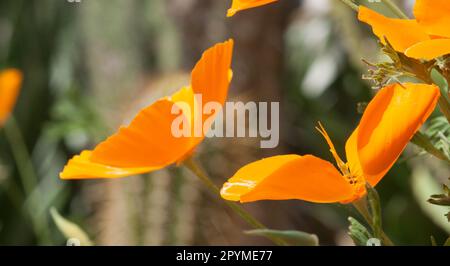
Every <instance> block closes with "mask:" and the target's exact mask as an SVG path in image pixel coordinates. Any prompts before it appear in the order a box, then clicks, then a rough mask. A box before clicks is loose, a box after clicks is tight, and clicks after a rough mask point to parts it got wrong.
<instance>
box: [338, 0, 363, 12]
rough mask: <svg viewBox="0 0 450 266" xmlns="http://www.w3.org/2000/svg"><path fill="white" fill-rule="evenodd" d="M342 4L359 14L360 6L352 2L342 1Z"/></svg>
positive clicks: (350, 0)
mask: <svg viewBox="0 0 450 266" xmlns="http://www.w3.org/2000/svg"><path fill="white" fill-rule="evenodd" d="M341 2H342V3H344V4H346V5H347V6H349V7H350V8H351V9H353V10H354V11H356V12H358V10H359V6H358V5H357V4H355V3H354V2H353V1H352V0H341Z"/></svg>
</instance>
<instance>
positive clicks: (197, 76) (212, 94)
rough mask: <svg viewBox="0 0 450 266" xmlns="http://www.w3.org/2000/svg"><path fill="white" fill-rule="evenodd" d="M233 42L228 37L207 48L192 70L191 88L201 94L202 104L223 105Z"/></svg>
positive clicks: (227, 84) (228, 81)
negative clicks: (224, 40) (226, 39)
mask: <svg viewBox="0 0 450 266" xmlns="http://www.w3.org/2000/svg"><path fill="white" fill-rule="evenodd" d="M233 44H234V42H233V40H231V39H230V40H228V41H226V42H224V43H219V44H216V45H215V46H214V47H212V48H209V49H208V50H206V51H205V52H204V53H203V55H202V58H201V59H200V61H199V62H198V63H197V64H196V65H195V67H194V69H193V70H192V73H191V79H192V90H193V91H194V93H195V94H201V95H202V102H203V105H205V104H207V103H208V102H218V103H220V104H221V105H223V104H224V102H225V100H226V98H227V94H228V87H229V85H230V81H231V80H230V67H231V59H232V56H233Z"/></svg>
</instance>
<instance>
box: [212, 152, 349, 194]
mask: <svg viewBox="0 0 450 266" xmlns="http://www.w3.org/2000/svg"><path fill="white" fill-rule="evenodd" d="M220 194H221V196H222V197H223V198H224V199H226V200H232V201H241V202H251V201H258V200H288V199H299V200H306V201H311V202H318V203H329V202H341V201H347V200H349V199H351V198H353V196H354V189H353V187H352V186H351V185H350V184H349V183H348V182H347V180H345V179H344V177H343V176H342V175H341V174H340V173H339V172H338V170H337V169H336V168H335V167H334V166H333V165H332V164H331V163H329V162H327V161H324V160H322V159H319V158H317V157H314V156H312V155H305V156H299V155H280V156H274V157H270V158H266V159H263V160H259V161H256V162H253V163H250V164H248V165H246V166H244V167H242V168H241V169H240V170H239V171H238V172H237V173H236V174H235V175H234V176H233V177H231V178H230V179H229V180H228V182H226V183H225V184H224V185H223V187H222V190H221V192H220Z"/></svg>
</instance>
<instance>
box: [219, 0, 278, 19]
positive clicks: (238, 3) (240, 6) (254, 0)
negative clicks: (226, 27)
mask: <svg viewBox="0 0 450 266" xmlns="http://www.w3.org/2000/svg"><path fill="white" fill-rule="evenodd" d="M276 1H278V0H233V3H232V5H231V8H230V9H228V13H227V16H228V17H231V16H233V15H234V14H236V13H237V12H239V11H242V10H244V9H249V8H253V7H258V6H262V5H267V4H270V3H273V2H276Z"/></svg>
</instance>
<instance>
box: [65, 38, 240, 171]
mask: <svg viewBox="0 0 450 266" xmlns="http://www.w3.org/2000/svg"><path fill="white" fill-rule="evenodd" d="M232 52H233V40H229V41H226V42H224V43H220V44H216V45H215V46H214V47H212V48H210V49H208V50H207V51H205V52H204V54H203V56H202V58H201V59H200V61H199V62H198V63H197V64H196V66H195V67H194V69H193V71H192V74H191V85H190V86H189V87H185V88H182V89H180V90H179V91H177V92H175V93H174V94H172V95H171V96H169V97H165V98H162V99H159V100H158V101H156V102H155V103H153V104H151V105H150V106H148V107H146V108H144V109H143V110H141V111H140V112H139V113H138V115H137V116H136V117H135V118H134V119H133V121H132V122H131V123H130V125H129V126H126V127H122V128H120V129H119V131H118V132H117V133H116V134H114V135H113V136H111V137H109V138H108V139H107V140H105V141H104V142H102V143H100V144H99V145H97V147H96V148H95V149H94V150H93V151H83V152H82V153H81V154H80V155H77V156H75V157H74V158H72V159H71V160H69V162H68V164H67V165H66V166H65V168H64V170H63V171H62V173H61V174H60V177H61V178H62V179H83V178H115V177H124V176H129V175H135V174H141V173H146V172H151V171H154V170H157V169H161V168H164V167H166V166H168V165H170V164H173V163H179V162H181V161H183V160H184V159H185V158H186V157H188V156H189V155H190V154H191V153H192V152H193V150H194V149H195V147H196V146H197V145H198V144H199V143H200V142H201V141H202V140H203V138H204V134H202V135H201V136H194V135H195V134H191V135H192V136H193V137H184V136H181V137H175V136H173V134H172V131H171V130H172V128H171V126H172V122H173V121H174V119H175V118H176V117H177V115H174V114H172V112H171V111H172V108H173V107H177V108H178V109H179V110H180V113H181V115H186V120H187V121H189V122H190V123H191V124H193V123H194V115H195V114H192V113H189V114H188V113H187V112H184V110H183V108H182V107H181V105H180V104H179V103H183V104H188V105H189V107H190V108H191V110H195V109H196V108H202V107H200V106H194V105H196V104H197V101H196V98H195V94H201V95H202V103H204V104H206V103H208V102H212V101H214V102H219V103H220V104H222V105H223V103H224V102H225V100H226V97H227V92H228V86H229V83H230V66H231V59H232ZM176 110H177V109H176ZM214 115H215V114H211V115H209V116H206V115H203V116H202V117H201V118H202V120H203V121H205V120H207V119H208V120H211V119H210V118H211V117H212V116H214ZM187 116H190V117H187ZM203 133H205V132H203Z"/></svg>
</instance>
